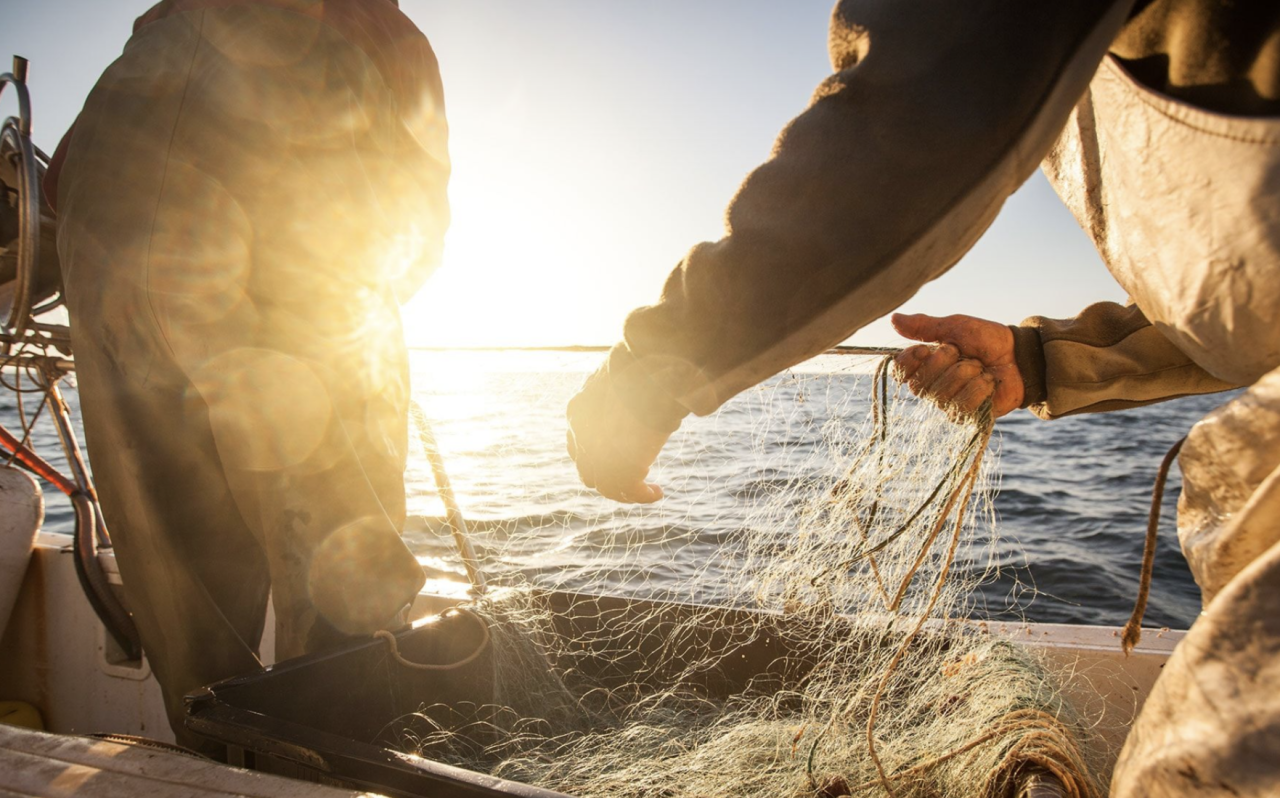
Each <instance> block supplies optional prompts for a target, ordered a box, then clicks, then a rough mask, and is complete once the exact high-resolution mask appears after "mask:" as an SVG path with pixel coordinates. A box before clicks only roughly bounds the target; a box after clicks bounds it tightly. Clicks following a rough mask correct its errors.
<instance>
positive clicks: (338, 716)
mask: <svg viewBox="0 0 1280 798" xmlns="http://www.w3.org/2000/svg"><path fill="white" fill-rule="evenodd" d="M538 600H539V601H545V602H547V603H548V604H549V605H550V606H549V607H548V609H549V610H550V611H551V612H552V614H553V617H554V618H555V619H556V621H555V622H556V624H557V628H556V634H559V635H563V636H565V638H566V639H567V640H570V641H573V645H574V646H575V647H577V648H578V649H579V650H580V651H581V652H583V656H582V657H581V658H575V664H576V665H577V666H578V667H583V666H584V663H586V667H583V669H584V670H587V669H588V668H589V669H591V670H592V671H593V672H592V673H589V674H588V675H589V676H590V678H591V679H593V681H595V682H596V683H599V684H601V685H604V686H621V685H623V684H632V685H634V684H637V683H638V684H640V685H642V686H643V685H644V684H646V683H647V684H652V685H655V686H661V685H663V684H664V683H669V680H670V679H671V678H672V677H673V676H674V675H675V674H677V673H680V672H681V671H683V670H684V664H685V663H687V662H690V661H697V662H701V661H704V657H705V656H706V654H707V652H712V651H714V652H716V654H717V657H716V659H717V661H718V665H717V666H716V667H712V668H708V669H706V670H705V671H704V672H701V673H699V674H698V675H697V676H696V679H695V681H696V682H698V683H699V684H696V685H695V686H696V687H698V688H700V689H702V690H705V691H706V693H707V694H708V695H726V694H729V693H732V692H737V691H740V690H742V689H743V688H744V687H745V686H746V685H747V684H748V683H749V682H750V683H752V684H754V685H755V686H756V687H760V686H761V684H762V682H761V680H762V679H764V680H767V681H773V680H776V681H777V683H778V684H779V685H780V684H781V683H783V682H792V683H794V680H795V679H796V678H802V677H803V673H804V672H807V670H809V668H810V667H811V663H805V662H802V661H800V660H798V659H796V658H793V657H790V656H788V652H787V651H786V650H785V647H784V646H783V643H782V641H781V640H780V639H779V638H778V637H777V636H775V635H772V634H769V633H768V631H767V630H768V625H767V624H765V625H763V626H762V625H761V624H760V623H759V620H760V617H759V615H758V614H756V613H752V612H747V611H740V610H727V609H725V610H718V609H716V610H713V609H709V608H706V607H698V606H693V605H687V604H678V603H666V602H651V601H642V600H631V599H623V598H617V597H597V596H586V595H581V594H573V593H560V592H549V593H546V594H543V595H541V596H540V597H539V598H538ZM639 618H643V619H645V620H644V623H643V624H638V623H635V620H636V619H639ZM691 618H696V619H697V620H698V623H696V624H693V625H690V624H689V623H688V621H689V620H690V619H691ZM677 624H678V625H680V628H681V630H682V631H681V634H679V635H674V636H673V635H672V634H671V630H673V629H675V628H676V626H677ZM620 629H628V630H632V631H631V632H630V633H629V634H627V635H626V636H623V637H622V638H620V637H619V633H618V630H620ZM396 639H397V641H398V646H399V649H400V652H401V654H402V655H403V656H404V657H405V658H406V659H407V660H409V661H411V662H418V663H449V662H457V661H460V660H462V659H463V658H465V657H466V656H467V655H468V654H470V653H472V652H474V651H475V650H476V648H477V647H478V646H480V645H481V644H482V643H483V641H484V632H483V630H482V628H481V627H480V625H479V624H477V623H476V618H475V617H474V616H469V615H466V614H450V613H446V614H444V615H443V616H441V617H440V618H439V620H437V621H435V622H433V623H428V624H425V625H421V626H418V627H417V628H414V629H411V630H406V631H404V632H401V633H400V634H398V635H397V636H396ZM684 679H685V682H686V684H688V682H689V678H688V674H687V673H685V674H684ZM492 680H493V667H492V660H491V657H490V651H489V650H488V649H486V650H485V651H484V652H483V653H481V654H480V656H479V657H478V658H477V659H475V660H474V661H473V662H471V663H469V664H468V665H466V666H465V667H462V668H458V669H454V670H445V671H422V670H415V669H411V668H407V667H405V666H403V665H401V664H399V663H398V662H396V660H395V659H394V658H393V657H392V656H391V654H390V652H389V649H388V646H387V643H386V641H384V640H379V639H370V640H369V641H366V642H361V643H358V644H354V645H352V646H350V647H348V648H345V649H340V650H337V651H333V652H327V653H322V654H315V655H310V656H305V657H299V658H297V659H294V660H290V661H288V662H284V663H281V664H279V665H276V666H274V667H271V668H268V669H266V670H265V671H263V672H261V673H255V674H251V675H248V676H241V677H237V678H233V679H228V680H226V681H222V682H219V683H217V684H214V685H211V686H209V687H206V688H202V689H201V690H199V691H197V692H195V693H193V694H191V695H189V696H188V697H187V702H188V706H187V712H188V717H187V726H188V727H189V728H191V729H192V730H194V731H196V732H198V733H200V734H203V735H205V736H207V737H209V738H211V739H214V740H217V741H219V742H222V743H225V744H226V745H227V746H228V747H229V751H230V755H231V761H232V763H233V764H239V765H242V766H243V767H247V768H251V769H256V770H262V771H266V772H272V773H278V774H281V775H286V776H292V777H295V778H302V779H309V780H313V781H319V782H323V783H327V784H333V785H338V786H344V787H353V788H357V789H363V790H372V791H375V792H380V793H384V794H386V795H391V796H406V797H407V796H432V797H433V798H437V797H438V798H450V797H452V796H457V797H458V798H478V797H479V796H498V795H515V796H524V797H526V798H551V797H552V796H560V795H561V794H560V793H556V792H552V791H549V790H543V789H539V788H536V787H530V786H528V785H525V784H519V783H516V782H512V781H506V780H503V779H498V778H494V777H491V776H488V775H484V774H479V773H475V772H472V771H468V770H464V769H461V768H457V767H452V766H449V765H445V764H442V763H439V762H432V761H429V760H426V759H423V758H421V757H416V756H409V755H406V754H404V753H401V752H399V751H396V750H393V749H392V748H388V747H385V746H384V742H385V741H387V740H389V739H390V738H389V736H388V730H389V728H390V726H391V725H392V724H394V723H395V722H397V720H398V719H401V718H404V717H405V716H407V715H409V714H410V713H413V712H415V711H417V710H419V709H420V708H421V707H422V706H423V705H425V704H433V703H444V704H449V703H456V702H463V701H468V702H474V703H476V704H484V703H486V697H487V696H490V695H492V691H493V683H492Z"/></svg>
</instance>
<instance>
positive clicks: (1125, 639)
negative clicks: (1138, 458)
mask: <svg viewBox="0 0 1280 798" xmlns="http://www.w3.org/2000/svg"><path fill="white" fill-rule="evenodd" d="M1186 440H1187V438H1186V436H1183V437H1182V438H1179V439H1178V442H1177V443H1175V444H1174V445H1173V446H1171V447H1170V448H1169V451H1168V452H1166V453H1165V456H1164V460H1162V461H1160V471H1159V472H1158V473H1157V474H1156V484H1155V487H1154V488H1153V489H1152V490H1151V513H1150V514H1149V515H1148V516H1147V539H1146V541H1145V542H1144V543H1143V544H1142V573H1141V576H1140V577H1139V579H1138V600H1137V601H1136V602H1134V604H1133V614H1132V615H1130V616H1129V622H1128V623H1126V624H1125V625H1124V631H1123V632H1121V634H1120V647H1121V648H1123V649H1124V654H1125V656H1126V657H1127V656H1129V652H1131V651H1133V647H1134V646H1136V645H1138V641H1139V640H1141V639H1142V616H1143V615H1144V614H1145V613H1146V611H1147V596H1148V594H1150V592H1151V572H1152V570H1153V568H1154V567H1155V563H1156V533H1157V532H1159V531H1160V503H1161V502H1162V501H1163V500H1164V483H1165V481H1166V480H1167V479H1168V478H1169V469H1170V468H1171V467H1172V466H1173V460H1174V458H1176V457H1177V456H1178V452H1180V451H1182V444H1183V443H1185V442H1186Z"/></svg>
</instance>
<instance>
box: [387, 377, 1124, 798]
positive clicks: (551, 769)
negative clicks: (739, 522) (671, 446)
mask: <svg viewBox="0 0 1280 798" xmlns="http://www.w3.org/2000/svg"><path fill="white" fill-rule="evenodd" d="M888 368H889V365H888V361H887V360H886V361H884V362H882V363H881V364H880V365H879V367H878V369H877V370H876V374H875V378H874V380H873V390H874V392H875V401H873V402H872V403H871V411H870V413H869V414H868V417H867V418H866V419H865V420H864V421H863V422H862V424H861V425H860V426H859V427H858V428H857V429H856V430H852V431H851V430H849V429H847V428H845V427H844V426H843V424H844V423H846V422H843V421H840V422H832V424H830V425H828V427H829V428H828V429H825V430H824V434H823V439H824V444H823V446H824V448H825V456H826V457H827V458H828V459H829V461H830V462H836V463H841V464H843V465H842V467H840V468H838V469H836V470H834V471H831V472H828V473H826V474H820V475H816V476H814V477H813V478H812V479H806V480H801V481H792V482H783V483H782V484H780V485H775V486H773V487H772V488H770V489H769V490H762V491H760V495H758V496H755V497H754V499H755V501H756V504H757V507H758V509H757V510H756V511H755V515H754V518H753V520H752V523H751V524H750V525H749V532H748V533H746V534H742V535H739V536H736V537H729V538H727V539H724V540H720V541H718V542H717V561H716V563H715V565H714V567H715V568H716V569H717V571H718V572H719V573H730V574H733V575H735V576H734V578H733V579H732V580H730V582H729V584H730V587H731V590H730V592H729V593H728V594H725V593H724V592H723V591H722V592H721V594H720V595H718V596H717V599H718V600H717V602H716V603H717V604H720V605H721V606H719V607H712V606H704V605H700V604H698V603H690V602H689V601H688V600H687V599H688V598H689V597H695V598H696V597H697V596H698V595H699V591H698V588H697V585H698V583H699V580H700V579H701V578H702V576H703V575H704V574H703V569H704V568H710V567H711V566H710V565H703V566H700V567H699V566H694V567H692V568H690V569H689V573H688V575H687V582H688V583H687V584H686V585H684V586H683V587H682V589H680V590H677V589H675V588H670V589H669V590H670V593H671V594H672V595H677V596H679V597H681V598H684V599H686V600H685V601H682V602H679V603H675V602H670V601H661V600H659V601H654V600H652V599H654V598H664V597H663V596H656V595H655V594H656V593H658V592H660V591H656V590H653V589H649V590H648V591H647V592H646V593H645V595H644V596H643V597H642V598H635V599H630V600H628V599H614V600H605V599H593V598H585V597H578V598H573V597H570V598H567V599H566V597H565V596H566V594H565V593H563V592H561V591H549V590H545V589H543V588H541V587H538V586H535V585H532V584H529V583H528V582H526V581H524V580H521V579H519V578H511V579H508V580H506V581H507V582H508V586H507V587H505V588H503V589H499V590H493V591H491V592H490V593H489V595H488V596H487V597H485V598H484V599H482V600H479V601H476V602H473V603H472V604H470V605H469V606H468V610H469V611H470V612H471V613H473V614H475V615H476V616H477V617H479V618H480V619H481V620H482V621H483V622H484V623H485V624H486V625H487V628H488V634H487V638H486V640H487V644H486V645H487V654H486V656H485V657H484V658H482V659H481V660H479V661H478V662H477V666H479V664H480V663H483V667H484V668H485V669H486V671H485V672H486V674H490V672H491V675H490V676H489V677H488V678H486V679H485V680H484V681H485V682H486V683H487V684H488V686H489V689H488V691H487V692H485V694H484V695H483V696H481V697H472V699H471V700H462V701H459V700H449V701H447V702H440V703H432V704H428V705H425V706H423V708H422V709H421V711H420V712H418V713H416V714H415V715H413V716H411V717H407V718H401V719H400V720H399V721H398V722H397V724H396V725H395V727H394V728H391V729H389V730H388V732H389V734H391V735H392V736H393V737H395V738H396V740H397V741H398V743H399V745H400V746H401V747H402V748H403V749H405V750H409V751H412V752H414V753H417V754H420V755H422V756H424V757H428V758H430V759H434V760H437V761H442V762H446V763H449V764H454V765H459V766H462V767H466V768H468V769H472V770H478V771H482V772H486V773H490V774H492V775H494V776H498V777H502V778H506V779H511V780H515V781H520V782H524V783H527V784H531V785H535V786H538V787H543V788H547V789H551V790H555V791H558V792H561V793H566V794H569V795H574V796H583V797H584V798H586V797H588V796H589V797H590V798H720V797H721V796H723V797H724V798H730V797H732V798H740V797H741V796H822V797H823V798H834V797H835V796H842V795H849V796H864V795H867V796H870V795H889V796H922V797H923V796H964V797H965V798H971V797H973V796H1014V795H1023V794H1030V793H1026V792H1024V790H1027V789H1029V787H1030V785H1033V784H1035V783H1037V780H1040V779H1044V780H1046V781H1045V783H1046V784H1053V785H1055V787H1056V788H1058V789H1060V792H1058V793H1055V792H1049V793H1045V794H1048V795H1053V794H1062V795H1067V796H1072V797H1073V798H1085V797H1087V796H1097V795H1101V794H1102V791H1103V786H1102V784H1101V783H1100V781H1099V780H1098V779H1097V778H1096V776H1094V775H1093V773H1094V770H1095V766H1096V764H1097V763H1096V762H1095V761H1094V756H1095V754H1094V753H1093V745H1092V741H1091V738H1090V732H1089V729H1088V727H1087V724H1086V723H1084V722H1083V721H1082V720H1081V719H1080V718H1078V717H1076V716H1075V715H1074V713H1073V712H1072V709H1071V708H1070V707H1069V706H1067V705H1066V704H1065V703H1064V701H1063V699H1062V697H1061V691H1060V688H1059V685H1057V684H1056V683H1055V682H1054V680H1053V679H1052V678H1051V677H1050V676H1049V675H1048V674H1047V672H1046V671H1045V670H1044V669H1043V668H1042V667H1041V666H1040V664H1039V663H1038V662H1037V661H1036V659H1035V657H1034V655H1033V654H1031V653H1029V652H1028V651H1027V650H1025V649H1023V648H1021V647H1018V646H1015V645H1012V644H1010V643H1008V642H1005V641H1000V640H996V639H993V638H991V637H989V636H987V635H985V634H983V632H982V630H981V628H980V627H979V626H978V625H975V624H974V623H971V622H969V621H967V620H966V614H967V609H968V607H967V603H966V597H967V596H968V594H969V592H970V590H971V588H972V586H973V581H974V579H975V578H980V577H974V576H973V575H972V573H973V572H972V569H968V570H967V571H966V573H967V574H968V575H967V576H964V577H962V578H957V577H956V574H955V573H954V570H953V564H954V563H955V562H956V560H957V556H958V555H959V554H960V553H961V552H962V550H963V551H965V552H968V554H966V555H965V556H972V551H973V550H974V549H975V548H976V547H977V546H978V545H979V543H980V538H982V537H983V535H981V534H980V533H982V532H984V531H986V530H989V529H990V528H991V527H992V523H991V522H992V518H991V508H990V504H989V500H988V499H989V493H990V492H989V484H988V483H989V478H990V474H991V469H990V467H989V461H988V458H987V457H986V453H987V450H988V443H989V441H990V437H991V433H992V426H993V422H992V418H991V415H990V409H989V408H983V409H982V410H980V411H979V412H978V413H977V414H976V415H975V416H973V417H969V418H965V419H948V418H947V417H946V416H945V415H944V414H942V413H940V412H939V411H938V410H937V409H936V408H933V407H931V406H928V405H926V404H923V403H920V402H916V401H913V400H911V399H909V398H906V397H903V396H900V395H899V393H898V392H897V391H896V390H894V389H892V388H891V387H890V383H889V377H888ZM850 441H852V442H853V443H850ZM490 556H493V553H492V552H490ZM640 581H641V582H642V583H643V582H645V580H643V579H641V580H640ZM646 584H647V583H646ZM650 588H652V586H650ZM725 607H729V608H731V609H726V608H725Z"/></svg>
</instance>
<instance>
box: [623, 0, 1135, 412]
mask: <svg viewBox="0 0 1280 798" xmlns="http://www.w3.org/2000/svg"><path fill="white" fill-rule="evenodd" d="M1129 5H1130V3H1129V2H1128V0H1119V1H1118V2H1112V1H1111V0H1071V1H1069V2H1068V1H1064V2H1056V3H1027V2H1024V1H1023V0H975V1H974V2H966V3H953V2H935V1H933V0H870V1H868V0H862V1H861V2H853V1H852V0H845V2H841V3H840V4H839V5H838V6H837V7H836V10H835V13H834V16H833V19H832V23H831V32H830V51H831V59H832V63H833V66H834V68H835V73H834V74H833V75H832V76H831V77H830V78H828V79H827V80H826V81H824V82H823V83H822V84H821V85H820V86H819V87H818V89H817V91H816V92H815V93H814V95H813V98H812V100H811V102H810V104H809V107H808V109H807V110H806V111H804V113H802V114H801V115H800V116H799V117H797V118H796V119H795V120H793V121H792V122H791V123H790V124H789V125H788V126H787V127H786V129H785V130H784V131H783V132H782V134H781V136H780V137H779V139H778V141H777V142H776V144H775V146H774V150H773V153H772V156H771V157H770V158H769V160H768V161H767V162H766V163H764V164H763V165H762V166H760V167H759V168H758V169H756V170H755V171H754V172H753V173H752V174H751V175H749V176H748V177H747V179H746V181H745V182H744V183H743V184H742V186H741V188H740V189H739V191H738V194H737V196H736V197H735V198H734V199H733V201H732V203H731V204H730V206H729V209H728V212H727V217H726V231H725V236H724V237H723V238H721V239H720V240H719V241H716V242H710V243H704V244H700V245H698V246H696V247H694V248H693V250H692V251H690V252H689V254H688V255H687V256H686V257H685V259H684V261H683V262H682V263H680V264H679V266H677V267H676V269H675V270H674V271H673V272H672V273H671V274H670V276H669V277H668V279H667V281H666V284H665V286H664V288H663V290H662V295H661V298H660V300H659V301H658V302H657V303H656V304H654V305H652V306H649V307H643V308H640V309H638V310H636V311H634V312H633V313H632V314H631V315H630V316H629V317H628V319H627V322H626V324H625V327H624V342H623V343H622V344H620V345H618V346H617V347H615V349H614V353H613V355H612V356H611V358H610V361H609V362H608V364H607V365H606V367H605V371H606V372H612V373H619V374H620V373H624V372H625V373H627V374H628V383H629V389H628V394H627V399H626V401H627V403H628V404H629V405H631V409H632V410H633V412H635V413H636V414H637V415H638V416H639V417H640V418H641V419H642V420H645V421H647V422H648V423H650V424H651V425H652V426H655V427H659V428H667V427H670V426H671V425H672V423H673V422H674V423H677V424H678V422H679V418H680V416H682V415H684V414H687V413H688V412H693V413H696V414H699V415H705V414H707V413H710V412H712V411H713V410H715V409H716V408H717V407H718V406H719V405H721V404H722V403H723V402H725V401H726V400H727V399H729V398H730V397H732V396H733V395H734V394H736V393H738V392H739V391H742V390H744V389H746V388H748V387H750V386H752V385H754V384H756V383H758V382H760V381H762V380H764V379H766V378H767V377H769V376H771V375H773V374H775V373H777V372H779V371H781V370H783V369H785V368H788V367H790V366H792V365H794V364H796V363H798V362H800V361H802V360H804V359H806V358H808V357H811V356H813V355H815V354H817V353H820V352H822V351H824V350H825V349H827V348H829V347H830V346H832V345H834V344H836V343H838V342H840V341H841V340H843V339H845V338H847V337H848V336H849V335H851V334H852V333H853V332H855V331H856V330H857V329H859V328H860V327H862V326H864V325H865V324H867V323H869V322H870V321H872V320H874V319H876V318H878V317H880V316H882V315H884V314H885V313H887V312H889V311H890V310H892V309H893V308H895V307H897V306H898V305H900V304H901V303H902V302H904V301H905V300H907V299H908V298H909V297H911V295H912V294H913V293H915V291H916V290H917V289H918V288H919V287H920V286H921V285H923V284H924V283H925V282H927V281H929V280H931V279H934V278H936V277H938V276H939V275H941V274H942V273H943V272H945V271H946V270H947V269H949V268H950V267H951V266H952V265H953V264H954V263H955V262H956V261H957V260H959V259H960V257H961V256H962V255H963V254H964V253H965V252H966V251H967V250H968V249H969V247H971V246H972V245H973V243H974V242H975V241H976V240H977V239H978V237H979V236H980V235H981V234H982V232H983V231H984V230H985V229H986V227H987V226H988V225H989V224H990V223H991V221H992V220H993V219H994V218H995V216H996V214H997V213H998V211H999V209H1000V207H1001V205H1002V204H1003V202H1004V200H1005V198H1006V197H1008V196H1009V194H1011V193H1012V192H1013V191H1014V190H1016V189H1017V187H1018V186H1019V185H1021V184H1022V182H1023V181H1024V180H1025V179H1026V178H1027V177H1028V176H1029V175H1030V174H1031V172H1033V171H1034V170H1035V168H1036V167H1037V165H1038V164H1039V162H1040V160H1041V159H1042V158H1043V156H1044V155H1045V153H1046V152H1048V150H1049V148H1050V147H1051V145H1052V144H1053V141H1054V140H1055V138H1056V136H1057V134H1058V132H1059V131H1060V130H1061V128H1062V126H1063V124H1064V123H1065V121H1066V119H1067V117H1068V115H1069V113H1070V111H1071V109H1072V107H1073V106H1074V105H1075V103H1076V101H1077V99H1078V98H1079V96H1080V95H1081V93H1082V92H1083V91H1084V89H1085V88H1086V87H1087V85H1088V83H1089V80H1090V79H1091V78H1092V75H1093V73H1094V71H1095V70H1096V68H1097V64H1098V63H1099V61H1100V60H1101V58H1102V57H1103V55H1105V53H1106V51H1107V45H1108V43H1109V42H1110V41H1111V40H1112V39H1113V38H1114V36H1115V34H1116V31H1117V30H1119V28H1120V27H1121V25H1122V24H1123V23H1124V20H1125V17H1126V14H1127V11H1128V7H1129ZM1031 31H1034V32H1035V35H1031V34H1029V32H1031ZM637 372H638V375H639V376H637Z"/></svg>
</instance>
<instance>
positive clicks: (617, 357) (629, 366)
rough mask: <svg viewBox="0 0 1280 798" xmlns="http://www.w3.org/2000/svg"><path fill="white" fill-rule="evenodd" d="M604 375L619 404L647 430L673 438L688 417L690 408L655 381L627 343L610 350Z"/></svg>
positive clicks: (603, 368)
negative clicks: (669, 435) (671, 435)
mask: <svg viewBox="0 0 1280 798" xmlns="http://www.w3.org/2000/svg"><path fill="white" fill-rule="evenodd" d="M601 371H603V372H604V373H605V374H606V375H607V376H608V378H609V382H610V384H611V385H612V387H613V390H614V392H615V394H616V395H617V397H618V400H619V401H620V402H621V403H622V404H623V405H624V406H625V407H626V408H627V409H628V410H630V411H631V412H632V413H633V414H635V417H636V418H637V419H638V420H639V421H640V422H641V423H642V424H644V425H645V426H647V427H649V428H651V429H654V430H656V431H658V432H664V433H667V434H671V433H673V432H675V431H676V430H677V429H678V428H679V427H680V422H681V421H682V420H683V419H684V417H685V416H687V415H689V408H687V407H685V406H684V405H682V404H681V403H679V402H677V401H676V400H675V399H673V398H672V397H671V394H669V393H668V392H667V391H666V390H665V389H664V388H663V387H662V386H661V385H660V384H658V382H656V381H655V380H654V378H653V375H652V374H651V373H650V372H649V369H648V368H646V367H645V364H644V360H643V359H642V358H637V357H636V356H635V355H634V354H633V353H632V352H631V350H630V349H628V348H627V345H626V344H625V343H619V344H617V345H615V346H614V347H613V349H611V350H609V356H608V358H607V359H606V360H605V364H604V366H603V367H602V369H601Z"/></svg>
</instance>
